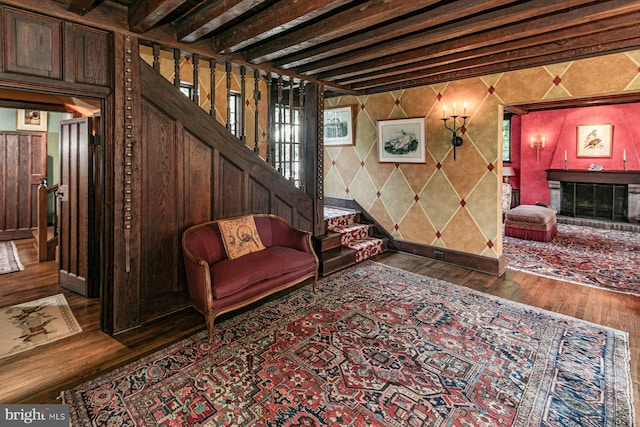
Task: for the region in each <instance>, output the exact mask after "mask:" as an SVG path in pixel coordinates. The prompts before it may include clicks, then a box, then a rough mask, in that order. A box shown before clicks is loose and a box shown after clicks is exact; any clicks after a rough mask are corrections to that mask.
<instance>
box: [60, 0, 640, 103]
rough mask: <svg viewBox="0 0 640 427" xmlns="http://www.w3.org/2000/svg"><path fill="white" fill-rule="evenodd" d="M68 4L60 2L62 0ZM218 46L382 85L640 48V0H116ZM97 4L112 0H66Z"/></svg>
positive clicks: (345, 86) (138, 20)
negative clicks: (639, 23)
mask: <svg viewBox="0 0 640 427" xmlns="http://www.w3.org/2000/svg"><path fill="white" fill-rule="evenodd" d="M59 1H61V2H62V0H59ZM113 2H114V3H118V4H119V5H123V6H125V7H127V8H128V19H129V23H128V24H129V29H130V30H131V31H133V32H135V33H139V34H140V35H141V37H142V38H144V34H145V32H147V31H151V30H153V29H155V28H157V27H161V26H166V27H167V28H170V29H171V31H172V32H173V33H174V34H175V37H176V41H178V42H182V43H193V42H196V41H202V40H207V41H208V46H210V47H211V52H210V53H211V56H224V57H225V58H231V59H237V60H239V61H242V62H243V63H248V64H253V65H255V67H256V68H261V67H262V68H266V69H270V70H276V71H277V70H280V71H281V72H282V73H283V74H285V75H292V76H302V77H303V78H307V79H309V80H312V81H316V80H317V81H319V82H321V83H323V84H325V86H326V89H327V91H328V92H329V93H328V95H330V94H331V92H335V93H375V92H382V91H389V90H395V89H399V88H405V87H412V86H418V85H424V84H434V83H440V82H445V81H451V80H456V79H460V78H467V77H472V76H478V75H486V74H493V73H499V72H504V71H509V70H514V69H520V68H527V67H532V66H537V65H543V64H550V63H557V62H564V61H568V60H573V59H579V58H586V57H591V56H598V55H603V54H606V53H612V52H620V51H626V50H633V49H638V48H640V25H638V22H640V0H609V1H585V0H530V1H508V0H500V1H498V0H457V1H433V0H369V1H362V0H356V1H353V0H205V1H202V0H113ZM64 3H65V4H66V5H67V6H66V7H67V9H69V10H71V11H73V12H75V13H78V14H84V13H89V12H90V11H91V10H92V9H93V8H99V7H101V5H102V4H105V3H108V1H103V0H64Z"/></svg>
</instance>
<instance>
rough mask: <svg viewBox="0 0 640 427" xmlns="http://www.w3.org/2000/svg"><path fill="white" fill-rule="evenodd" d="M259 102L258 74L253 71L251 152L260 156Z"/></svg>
mask: <svg viewBox="0 0 640 427" xmlns="http://www.w3.org/2000/svg"><path fill="white" fill-rule="evenodd" d="M259 102H260V72H259V71H258V70H253V103H254V107H255V111H254V112H253V116H254V131H253V132H254V138H253V139H254V143H253V151H254V152H255V153H258V155H260V126H259V122H258V103H259Z"/></svg>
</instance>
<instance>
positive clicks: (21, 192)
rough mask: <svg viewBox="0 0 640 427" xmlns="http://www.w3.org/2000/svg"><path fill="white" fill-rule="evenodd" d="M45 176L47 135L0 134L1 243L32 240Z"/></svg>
mask: <svg viewBox="0 0 640 427" xmlns="http://www.w3.org/2000/svg"><path fill="white" fill-rule="evenodd" d="M46 176H47V134H46V133H34V132H0V240H12V239H25V238H31V237H33V234H32V232H31V229H32V228H36V227H37V225H38V219H37V188H38V185H39V184H40V180H41V179H42V178H46Z"/></svg>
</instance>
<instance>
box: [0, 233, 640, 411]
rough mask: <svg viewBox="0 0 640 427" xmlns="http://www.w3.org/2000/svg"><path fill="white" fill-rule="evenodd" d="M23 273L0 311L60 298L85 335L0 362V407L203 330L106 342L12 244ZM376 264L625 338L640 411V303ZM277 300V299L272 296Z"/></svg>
mask: <svg viewBox="0 0 640 427" xmlns="http://www.w3.org/2000/svg"><path fill="white" fill-rule="evenodd" d="M16 245H17V247H18V253H19V256H20V259H21V261H22V263H23V264H24V266H25V270H24V271H22V272H19V273H11V274H6V275H2V276H0V306H1V307H6V306H10V305H14V304H18V303H21V302H26V301H29V300H33V299H36V298H42V297H45V296H48V295H53V294H56V293H60V292H62V293H64V295H65V297H66V298H67V301H68V302H69V305H70V307H71V309H72V311H73V313H74V315H75V316H76V318H77V319H78V322H79V323H80V325H81V327H82V328H83V332H81V333H79V334H76V335H74V336H71V337H68V338H65V339H63V340H60V341H57V342H54V343H51V344H47V345H45V346H42V347H40V348H37V349H33V350H29V351H26V352H23V353H20V354H18V355H14V356H10V357H7V358H4V359H0V384H2V387H1V388H0V402H2V403H60V401H59V400H57V398H58V396H59V395H60V392H61V391H62V390H64V389H67V388H70V387H72V386H74V385H77V384H79V383H81V382H83V381H86V380H88V379H91V378H94V377H96V376H99V375H101V374H103V373H105V372H108V371H110V370H112V369H115V368H117V367H119V366H122V365H124V364H126V363H128V362H130V361H133V360H135V359H137V358H139V357H141V356H144V355H146V354H149V353H151V352H153V351H156V350H158V349H160V348H163V347H165V346H167V345H170V344H172V343H174V342H177V341H179V340H180V339H182V338H185V337H187V336H190V335H192V334H194V333H196V332H199V331H201V330H204V329H205V325H204V318H203V317H202V316H201V315H200V314H198V313H196V312H195V311H194V310H191V309H188V310H183V311H181V312H178V313H175V314H173V315H171V316H168V317H166V318H164V319H161V320H158V321H155V322H153V323H150V324H147V325H143V326H142V327H140V328H137V329H135V330H132V331H128V332H126V333H123V334H120V335H118V336H115V337H112V336H109V335H107V334H105V333H103V332H101V331H100V330H99V317H100V304H99V301H98V300H97V299H88V298H84V297H82V296H80V295H78V294H75V293H73V292H71V291H68V290H66V289H64V288H62V287H60V286H59V285H58V283H57V264H56V262H55V261H51V262H45V263H38V262H37V257H36V252H35V248H33V245H32V244H31V243H30V241H29V240H25V241H22V240H21V241H17V242H16ZM375 261H376V262H381V263H384V264H386V265H389V266H393V267H397V268H401V269H404V270H407V271H412V272H415V273H419V274H423V275H426V276H430V277H434V278H437V279H441V280H445V281H448V282H451V283H455V284H457V285H461V286H465V287H468V288H471V289H475V290H478V291H480V292H484V293H487V294H491V295H494V296H497V297H500V298H505V299H509V300H511V301H515V302H519V303H522V304H527V305H531V306H535V307H539V308H542V309H545V310H549V311H553V312H557V313H560V314H564V315H567V316H571V317H575V318H578V319H582V320H585V321H588V322H593V323H597V324H600V325H604V326H608V327H611V328H615V329H619V330H622V331H626V332H627V333H628V334H629V346H630V352H631V376H632V381H633V384H634V391H633V392H634V405H635V408H636V412H638V411H639V410H640V298H638V297H635V296H632V295H626V294H621V293H616V292H611V291H606V290H601V289H596V288H591V287H587V286H581V285H575V284H571V283H566V282H561V281H558V280H554V279H548V278H544V277H539V276H534V275H531V274H527V273H523V272H519V271H513V270H507V271H506V272H505V274H504V275H503V276H501V277H496V276H492V275H489V274H486V273H481V272H478V271H472V270H468V269H465V268H462V267H458V266H454V265H450V264H445V263H442V262H438V261H435V260H431V259H424V258H420V257H418V256H415V255H410V254H403V253H394V252H387V253H384V254H381V255H378V256H377V257H376V258H375ZM276 297H277V296H276Z"/></svg>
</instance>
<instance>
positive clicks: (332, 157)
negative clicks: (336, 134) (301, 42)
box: [324, 51, 640, 258]
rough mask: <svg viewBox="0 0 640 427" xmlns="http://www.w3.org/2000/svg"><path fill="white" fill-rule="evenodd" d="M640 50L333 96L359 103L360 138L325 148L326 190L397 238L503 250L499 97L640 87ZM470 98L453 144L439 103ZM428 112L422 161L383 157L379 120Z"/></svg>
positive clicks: (507, 100)
mask: <svg viewBox="0 0 640 427" xmlns="http://www.w3.org/2000/svg"><path fill="white" fill-rule="evenodd" d="M639 65H640V51H633V52H627V53H620V54H614V55H607V56H601V57H598V58H591V59H585V60H580V61H573V62H566V63H561V64H554V65H549V66H545V67H537V68H532V69H525V70H519V71H513V72H508V73H503V74H496V75H489V76H483V77H479V78H472V79H466V80H460V81H455V82H450V83H447V84H440V85H433V86H423V87H418V88H411V89H406V90H401V91H395V92H388V93H383V94H376V95H370V96H362V97H354V96H343V97H337V98H329V99H327V100H326V101H325V102H326V104H325V107H327V108H330V107H338V106H348V105H354V106H356V111H357V116H356V118H355V119H354V134H355V146H343V147H326V148H325V162H324V164H325V171H324V172H325V183H324V187H325V194H326V195H328V196H338V197H350V198H353V199H355V200H356V201H357V202H358V203H360V205H362V206H363V207H364V208H365V209H367V211H369V213H371V214H372V215H373V217H374V218H375V219H376V220H377V221H378V222H379V223H380V224H382V225H383V226H384V227H385V229H386V230H387V231H389V232H390V233H392V234H393V235H394V236H395V237H396V238H398V239H402V240H407V241H411V242H417V243H422V244H427V245H433V246H438V247H443V248H449V249H453V250H457V251H462V252H467V253H471V254H475V255H482V256H486V257H490V258H498V257H500V256H501V255H502V211H501V208H500V199H501V197H500V188H501V186H500V183H501V175H502V160H501V134H502V128H501V125H502V123H501V119H502V106H503V105H508V104H517V103H525V102H536V101H548V100H553V99H561V98H572V97H585V96H597V95H604V94H607V95H609V94H616V93H623V92H625V91H637V90H639V89H640V71H639V70H640V68H639ZM454 101H455V102H457V105H462V103H463V102H467V104H468V112H469V114H470V117H469V119H468V120H467V126H466V132H465V133H464V136H463V139H464V144H463V145H462V146H461V147H458V148H457V149H456V160H455V161H454V160H453V150H452V147H451V144H450V140H451V132H449V131H447V130H446V129H444V127H443V125H442V121H441V120H440V119H441V118H442V104H443V103H444V104H447V106H448V107H449V108H450V106H451V105H452V103H453V102H454ZM420 116H425V117H426V118H427V132H426V135H427V161H426V164H419V165H417V164H395V165H394V164H391V163H379V162H378V151H377V149H378V147H377V136H376V133H377V132H376V129H377V121H378V120H387V119H396V118H409V117H420Z"/></svg>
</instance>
